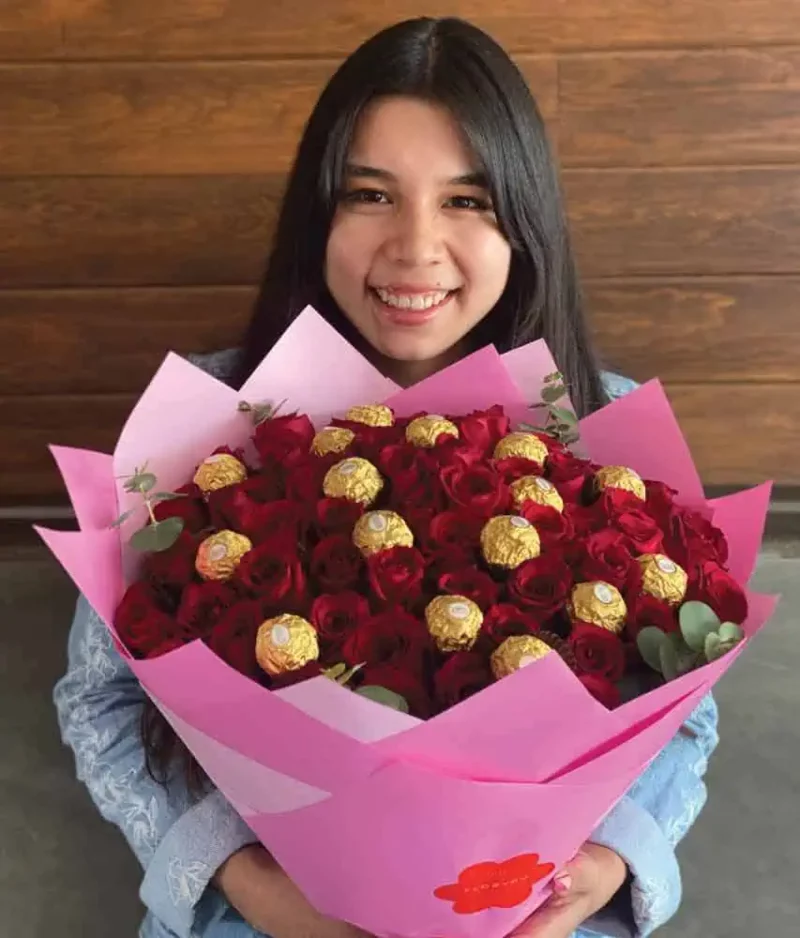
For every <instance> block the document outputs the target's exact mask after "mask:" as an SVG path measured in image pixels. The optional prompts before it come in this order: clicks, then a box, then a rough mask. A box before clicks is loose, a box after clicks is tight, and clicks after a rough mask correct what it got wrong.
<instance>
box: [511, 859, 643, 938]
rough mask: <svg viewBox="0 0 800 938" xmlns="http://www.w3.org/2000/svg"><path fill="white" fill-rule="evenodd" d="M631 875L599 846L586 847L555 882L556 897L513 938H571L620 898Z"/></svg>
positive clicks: (534, 914) (619, 862)
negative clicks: (615, 897) (622, 887)
mask: <svg viewBox="0 0 800 938" xmlns="http://www.w3.org/2000/svg"><path fill="white" fill-rule="evenodd" d="M627 875H628V870H627V867H626V866H625V861H624V860H623V859H622V858H621V857H620V856H618V855H617V854H616V853H614V851H613V850H609V849H608V848H607V847H600V846H598V845H597V844H591V843H589V844H584V845H583V847H582V848H581V850H580V852H579V853H578V855H577V856H576V857H575V859H574V860H572V861H571V862H570V863H568V864H567V866H566V867H565V869H563V870H562V871H561V872H560V873H559V874H558V875H557V876H556V877H555V879H554V880H553V895H552V896H551V897H550V898H549V899H548V900H547V902H545V904H544V905H543V906H541V907H540V908H538V909H537V910H536V911H535V912H534V913H533V915H532V916H531V917H530V918H529V919H527V920H526V921H524V922H523V923H522V925H520V926H519V928H517V929H516V930H515V931H514V932H512V934H511V935H510V936H509V938H570V936H571V935H572V933H573V932H574V931H575V930H576V929H577V928H579V927H580V925H581V924H582V923H583V922H585V921H586V919H587V918H589V917H590V916H592V915H594V914H595V913H596V912H599V911H600V909H602V908H603V907H604V906H605V905H607V904H608V903H609V902H610V901H611V900H612V899H613V898H614V896H615V895H616V894H617V892H618V891H619V889H620V887H621V886H622V885H623V883H624V882H625V879H626V877H627Z"/></svg>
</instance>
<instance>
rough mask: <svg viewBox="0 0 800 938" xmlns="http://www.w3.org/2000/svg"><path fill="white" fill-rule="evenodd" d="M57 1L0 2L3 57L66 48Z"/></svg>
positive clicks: (52, 54)
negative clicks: (63, 46)
mask: <svg viewBox="0 0 800 938" xmlns="http://www.w3.org/2000/svg"><path fill="white" fill-rule="evenodd" d="M58 5H59V3H58V0H55V2H54V0H3V3H2V4H0V59H40V58H56V57H58V56H60V55H61V54H62V51H63V49H62V42H61V34H62V31H61V16H60V15H59V12H58ZM61 5H62V6H63V0H62V2H61Z"/></svg>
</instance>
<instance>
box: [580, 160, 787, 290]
mask: <svg viewBox="0 0 800 938" xmlns="http://www.w3.org/2000/svg"><path fill="white" fill-rule="evenodd" d="M563 177H564V184H565V189H566V193H567V198H568V204H569V212H570V217H571V222H572V227H573V232H574V234H575V245H576V250H577V254H578V257H579V260H580V263H581V269H582V271H583V274H584V276H586V277H615V276H626V275H650V274H670V275H672V274H674V275H680V276H692V275H703V274H710V275H714V274H731V273H741V274H747V273H753V274H758V273H773V274H776V273H788V274H793V273H795V272H797V270H798V269H800V238H798V237H797V232H798V230H800V168H788V167H777V168H773V167H756V168H745V169H736V168H719V169H714V170H711V169H697V170H695V169H685V170H666V169H664V170H662V169H652V170H588V169H587V170H575V169H573V170H567V171H565V172H564V174H563Z"/></svg>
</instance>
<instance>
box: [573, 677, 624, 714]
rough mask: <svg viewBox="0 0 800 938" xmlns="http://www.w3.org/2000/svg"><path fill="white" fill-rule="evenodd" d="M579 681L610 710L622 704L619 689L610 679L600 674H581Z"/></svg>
mask: <svg viewBox="0 0 800 938" xmlns="http://www.w3.org/2000/svg"><path fill="white" fill-rule="evenodd" d="M578 680H579V681H580V682H581V684H583V686H584V687H585V688H586V690H588V691H589V693H590V694H591V695H592V697H594V699H595V700H598V701H599V702H600V703H601V704H603V706H604V707H607V708H608V709H609V710H613V709H614V707H618V706H619V705H620V704H621V703H622V697H621V695H620V692H619V689H618V688H617V686H616V684H612V683H611V681H609V680H608V678H605V677H602V676H601V675H599V674H581V675H579V676H578Z"/></svg>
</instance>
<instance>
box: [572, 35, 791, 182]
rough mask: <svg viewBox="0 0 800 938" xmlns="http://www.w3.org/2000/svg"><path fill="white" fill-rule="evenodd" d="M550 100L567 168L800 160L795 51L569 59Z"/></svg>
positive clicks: (733, 50) (745, 50)
mask: <svg viewBox="0 0 800 938" xmlns="http://www.w3.org/2000/svg"><path fill="white" fill-rule="evenodd" d="M712 35H716V33H712ZM559 98H560V124H559V127H560V130H559V152H560V155H561V159H562V161H563V163H564V164H565V165H568V166H641V165H667V166H679V165H682V164H683V165H685V164H716V165H719V164H728V165H731V164H742V163H777V162H797V155H798V153H800V119H798V114H799V113H800V49H797V48H788V49H787V48H780V49H752V48H750V49H725V50H715V51H704V52H681V53H675V52H657V53H648V54H644V55H642V54H638V53H634V54H624V55H588V56H576V57H569V56H568V57H564V58H563V59H562V60H561V61H560V63H559Z"/></svg>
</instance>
